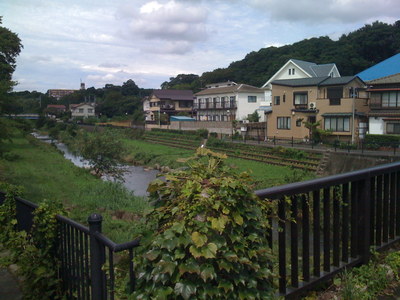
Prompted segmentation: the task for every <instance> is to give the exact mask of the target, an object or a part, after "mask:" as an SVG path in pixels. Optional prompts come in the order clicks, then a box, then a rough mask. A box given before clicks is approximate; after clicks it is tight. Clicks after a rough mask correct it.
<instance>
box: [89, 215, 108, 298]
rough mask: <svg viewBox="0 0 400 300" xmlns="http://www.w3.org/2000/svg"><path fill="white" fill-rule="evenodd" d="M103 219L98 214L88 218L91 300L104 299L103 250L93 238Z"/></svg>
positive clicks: (99, 230)
mask: <svg viewBox="0 0 400 300" xmlns="http://www.w3.org/2000/svg"><path fill="white" fill-rule="evenodd" d="M102 221H103V218H102V216H101V215H99V214H96V213H94V214H91V215H90V216H89V218H88V223H89V233H90V273H91V292H92V299H93V300H101V299H104V297H103V295H104V284H105V281H104V272H103V271H102V266H103V264H104V263H105V261H106V260H105V250H104V246H102V245H101V244H100V243H99V242H98V241H97V239H96V237H95V236H94V234H95V233H96V232H99V233H101V222H102Z"/></svg>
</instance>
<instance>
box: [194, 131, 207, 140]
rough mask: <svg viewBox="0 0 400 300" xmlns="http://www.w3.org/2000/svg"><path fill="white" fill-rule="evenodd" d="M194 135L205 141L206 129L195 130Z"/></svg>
mask: <svg viewBox="0 0 400 300" xmlns="http://www.w3.org/2000/svg"><path fill="white" fill-rule="evenodd" d="M196 134H197V135H198V136H199V137H201V138H203V139H206V138H207V137H208V130H207V129H197V130H196Z"/></svg>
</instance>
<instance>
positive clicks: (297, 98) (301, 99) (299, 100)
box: [293, 92, 308, 105]
mask: <svg viewBox="0 0 400 300" xmlns="http://www.w3.org/2000/svg"><path fill="white" fill-rule="evenodd" d="M293 99H294V100H293V101H294V105H302V104H305V105H307V102H308V95H307V92H296V93H293Z"/></svg>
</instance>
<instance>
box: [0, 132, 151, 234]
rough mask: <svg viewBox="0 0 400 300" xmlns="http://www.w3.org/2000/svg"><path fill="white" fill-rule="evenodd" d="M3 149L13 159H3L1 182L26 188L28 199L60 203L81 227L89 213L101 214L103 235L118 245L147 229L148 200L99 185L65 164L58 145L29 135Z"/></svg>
mask: <svg viewBox="0 0 400 300" xmlns="http://www.w3.org/2000/svg"><path fill="white" fill-rule="evenodd" d="M5 146H6V148H7V150H8V151H9V153H10V154H11V155H13V156H14V157H15V159H13V160H11V161H9V160H0V174H1V175H0V176H1V178H0V180H2V181H5V182H9V183H13V184H16V185H20V186H23V188H24V194H23V197H24V198H25V199H27V200H30V201H32V202H36V203H38V202H40V201H41V200H43V199H51V200H54V201H59V202H62V203H63V204H64V207H65V208H66V210H67V212H68V214H69V216H70V217H71V218H72V219H74V220H77V221H78V222H82V223H85V222H86V219H87V217H88V216H89V214H91V213H93V212H98V213H101V214H102V215H103V218H104V220H105V222H104V226H103V228H104V232H105V233H106V234H107V235H109V236H110V237H111V238H112V239H114V240H115V241H117V242H126V241H128V240H131V239H133V238H135V237H136V236H137V235H139V234H140V233H141V232H143V230H145V227H144V215H145V213H146V212H147V211H148V210H149V209H150V205H149V204H148V203H147V200H146V199H145V198H143V197H136V196H133V195H132V194H131V193H130V192H129V191H127V190H126V189H125V188H124V187H123V186H122V185H118V184H114V183H110V182H103V181H102V180H99V179H98V178H96V177H94V176H93V175H91V174H90V173H89V171H88V170H85V169H81V168H78V167H76V166H74V165H73V164H72V163H71V162H70V161H67V160H65V159H64V157H63V155H62V154H61V153H60V152H59V151H58V150H57V149H56V148H55V147H54V146H52V145H49V144H46V143H43V142H41V141H38V140H36V139H35V138H33V137H31V136H28V137H27V138H25V137H22V136H20V137H15V138H14V139H13V140H12V143H6V145H5ZM130 221H135V225H132V222H130ZM129 223H131V224H129Z"/></svg>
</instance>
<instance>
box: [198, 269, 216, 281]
mask: <svg viewBox="0 0 400 300" xmlns="http://www.w3.org/2000/svg"><path fill="white" fill-rule="evenodd" d="M200 277H201V278H202V279H203V281H204V282H206V281H207V279H211V280H212V279H214V278H216V277H217V274H216V273H215V270H214V267H213V266H212V265H205V266H203V267H202V268H201V273H200Z"/></svg>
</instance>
